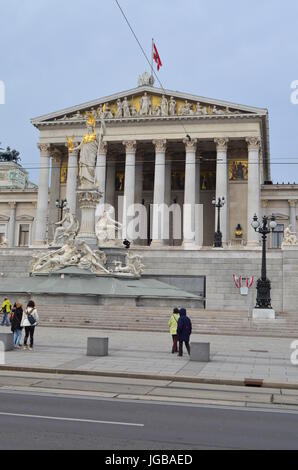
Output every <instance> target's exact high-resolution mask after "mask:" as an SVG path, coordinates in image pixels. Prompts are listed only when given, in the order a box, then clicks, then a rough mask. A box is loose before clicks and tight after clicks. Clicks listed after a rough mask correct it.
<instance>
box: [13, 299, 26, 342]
mask: <svg viewBox="0 0 298 470" xmlns="http://www.w3.org/2000/svg"><path fill="white" fill-rule="evenodd" d="M23 313H24V310H23V306H22V304H20V302H16V303H15V304H14V306H13V308H12V312H11V316H10V323H11V331H12V332H13V343H14V347H15V349H20V348H21V344H20V343H21V339H22V330H23V328H22V327H21V323H22V318H23Z"/></svg>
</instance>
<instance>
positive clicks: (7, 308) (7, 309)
mask: <svg viewBox="0 0 298 470" xmlns="http://www.w3.org/2000/svg"><path fill="white" fill-rule="evenodd" d="M1 312H2V313H3V319H2V322H1V326H4V325H6V326H9V318H8V315H10V313H11V303H10V300H9V299H8V298H7V297H5V299H4V300H3V303H2V306H1Z"/></svg>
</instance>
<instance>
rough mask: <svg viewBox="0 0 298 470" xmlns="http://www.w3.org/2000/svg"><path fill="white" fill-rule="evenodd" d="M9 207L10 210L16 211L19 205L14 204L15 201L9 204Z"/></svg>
mask: <svg viewBox="0 0 298 470" xmlns="http://www.w3.org/2000/svg"><path fill="white" fill-rule="evenodd" d="M8 206H9V208H10V209H16V207H17V203H16V202H14V201H12V202H9V203H8Z"/></svg>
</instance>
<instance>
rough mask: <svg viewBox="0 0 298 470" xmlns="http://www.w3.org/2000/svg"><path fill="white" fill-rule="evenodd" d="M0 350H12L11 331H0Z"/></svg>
mask: <svg viewBox="0 0 298 470" xmlns="http://www.w3.org/2000/svg"><path fill="white" fill-rule="evenodd" d="M0 344H1V351H13V349H14V343H13V333H2V332H1V333H0Z"/></svg>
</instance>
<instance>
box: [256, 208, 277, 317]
mask: <svg viewBox="0 0 298 470" xmlns="http://www.w3.org/2000/svg"><path fill="white" fill-rule="evenodd" d="M251 226H252V228H253V229H254V230H255V232H257V233H260V234H261V235H262V274H261V278H260V279H258V282H257V305H256V308H261V309H272V307H271V297H270V291H271V282H270V280H269V279H267V267H266V241H267V235H268V234H269V233H270V232H271V231H272V232H273V231H274V229H275V228H276V227H277V223H276V221H275V216H274V215H272V216H271V218H270V220H269V217H267V216H264V217H263V221H262V224H261V223H260V222H259V220H258V217H257V215H255V216H254V218H253V221H252V224H251Z"/></svg>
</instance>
